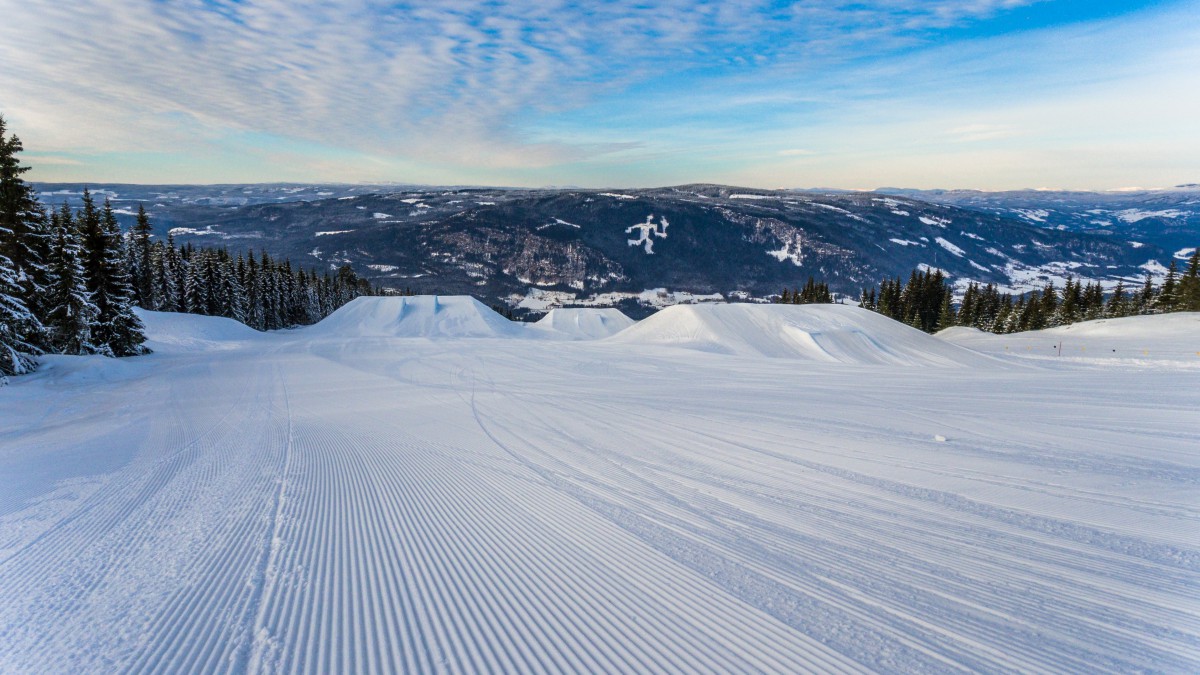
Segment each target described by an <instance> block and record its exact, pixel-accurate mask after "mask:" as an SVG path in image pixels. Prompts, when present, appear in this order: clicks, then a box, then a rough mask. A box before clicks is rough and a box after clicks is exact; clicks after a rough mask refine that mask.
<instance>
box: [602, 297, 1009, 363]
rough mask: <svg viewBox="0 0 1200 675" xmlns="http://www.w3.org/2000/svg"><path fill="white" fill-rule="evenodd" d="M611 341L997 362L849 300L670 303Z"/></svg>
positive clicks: (867, 359)
mask: <svg viewBox="0 0 1200 675" xmlns="http://www.w3.org/2000/svg"><path fill="white" fill-rule="evenodd" d="M610 341H612V342H616V343H626V344H631V345H665V346H675V347H684V348H688V349H696V350H700V351H706V352H713V353H719V354H734V355H739V356H766V357H773V358H791V359H803V360H808V361H818V362H826V363H846V364H890V365H903V366H943V367H944V366H950V367H955V366H974V365H983V364H985V363H986V364H994V363H995V361H993V360H992V359H990V358H988V357H985V356H983V355H980V354H977V353H975V352H972V351H970V350H969V349H965V348H962V347H958V346H957V345H952V344H947V343H946V342H944V341H942V340H938V339H937V338H934V337H933V336H931V335H927V334H926V333H923V332H921V331H919V330H917V329H915V328H910V327H909V326H905V325H904V324H902V323H899V322H896V321H892V320H891V319H888V318H887V317H884V316H882V315H880V314H877V313H875V312H871V311H868V310H865V309H862V308H860V307H852V306H849V305H752V304H728V305H725V304H703V305H676V306H674V307H668V308H666V309H664V310H662V311H661V312H658V313H657V314H655V315H654V316H651V317H649V318H647V319H643V320H642V321H641V322H639V323H637V324H636V325H634V326H633V327H631V328H629V329H628V330H625V331H623V332H621V333H620V334H618V335H615V336H613V337H612V338H610Z"/></svg>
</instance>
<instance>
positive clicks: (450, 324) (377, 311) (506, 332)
mask: <svg viewBox="0 0 1200 675" xmlns="http://www.w3.org/2000/svg"><path fill="white" fill-rule="evenodd" d="M520 328H521V327H520V326H519V325H518V324H516V323H513V322H512V321H509V320H508V319H505V318H504V317H502V316H500V315H499V314H497V313H496V312H494V311H492V310H491V309H490V308H488V307H487V306H486V305H484V304H483V303H481V302H479V301H478V300H476V299H475V298H472V297H470V296H466V295H452V296H445V295H417V296H411V297H402V298H386V297H384V298H380V297H364V298H355V299H354V300H352V301H350V302H349V303H347V304H346V305H344V306H343V307H341V308H339V309H338V310H337V311H336V312H334V313H333V314H330V315H329V316H328V317H326V318H325V319H324V320H322V321H321V322H320V323H318V324H316V325H315V326H313V327H312V328H310V329H308V330H309V331H311V333H309V334H310V335H315V336H330V337H332V336H338V337H425V338H462V337H472V338H479V337H511V336H515V335H517V334H518V331H519V330H520Z"/></svg>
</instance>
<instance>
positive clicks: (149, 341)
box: [133, 308, 265, 352]
mask: <svg viewBox="0 0 1200 675" xmlns="http://www.w3.org/2000/svg"><path fill="white" fill-rule="evenodd" d="M133 311H134V312H136V313H137V315H138V318H139V319H141V320H142V323H143V324H145V326H146V345H147V346H148V347H150V349H152V350H154V351H155V352H163V351H167V352H170V351H202V350H209V349H228V348H231V347H235V346H237V345H238V344H239V343H242V342H245V341H247V340H255V339H261V338H263V337H265V334H264V333H260V332H258V331H256V330H254V329H253V328H250V327H249V326H247V325H246V324H244V323H241V322H239V321H234V320H233V319H226V318H224V317H220V316H200V315H199V314H180V313H176V312H149V311H146V310H144V309H138V308H135V309H134V310H133Z"/></svg>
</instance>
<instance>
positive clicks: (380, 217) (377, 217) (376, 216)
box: [371, 211, 395, 220]
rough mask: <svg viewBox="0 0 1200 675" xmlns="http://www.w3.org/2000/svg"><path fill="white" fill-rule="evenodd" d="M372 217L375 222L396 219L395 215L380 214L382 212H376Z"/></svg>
mask: <svg viewBox="0 0 1200 675" xmlns="http://www.w3.org/2000/svg"><path fill="white" fill-rule="evenodd" d="M371 217H372V218H374V219H375V220H385V219H387V218H395V216H393V215H392V214H390V213H380V212H378V211H376V212H375V213H373V214H371Z"/></svg>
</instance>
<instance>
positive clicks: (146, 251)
mask: <svg viewBox="0 0 1200 675" xmlns="http://www.w3.org/2000/svg"><path fill="white" fill-rule="evenodd" d="M152 231H153V228H152V227H151V226H150V218H149V217H148V216H147V215H146V207H145V206H143V205H141V204H138V212H137V220H136V221H135V222H134V225H133V229H132V230H130V232H129V243H128V252H129V255H128V261H129V265H128V270H129V274H130V276H131V277H132V279H133V284H132V285H133V300H134V303H135V304H137V306H138V307H142V308H143V309H158V303H157V302H155V297H154V296H155V293H154V265H153V263H152V260H151V256H150V253H151V246H150V235H151V232H152Z"/></svg>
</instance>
